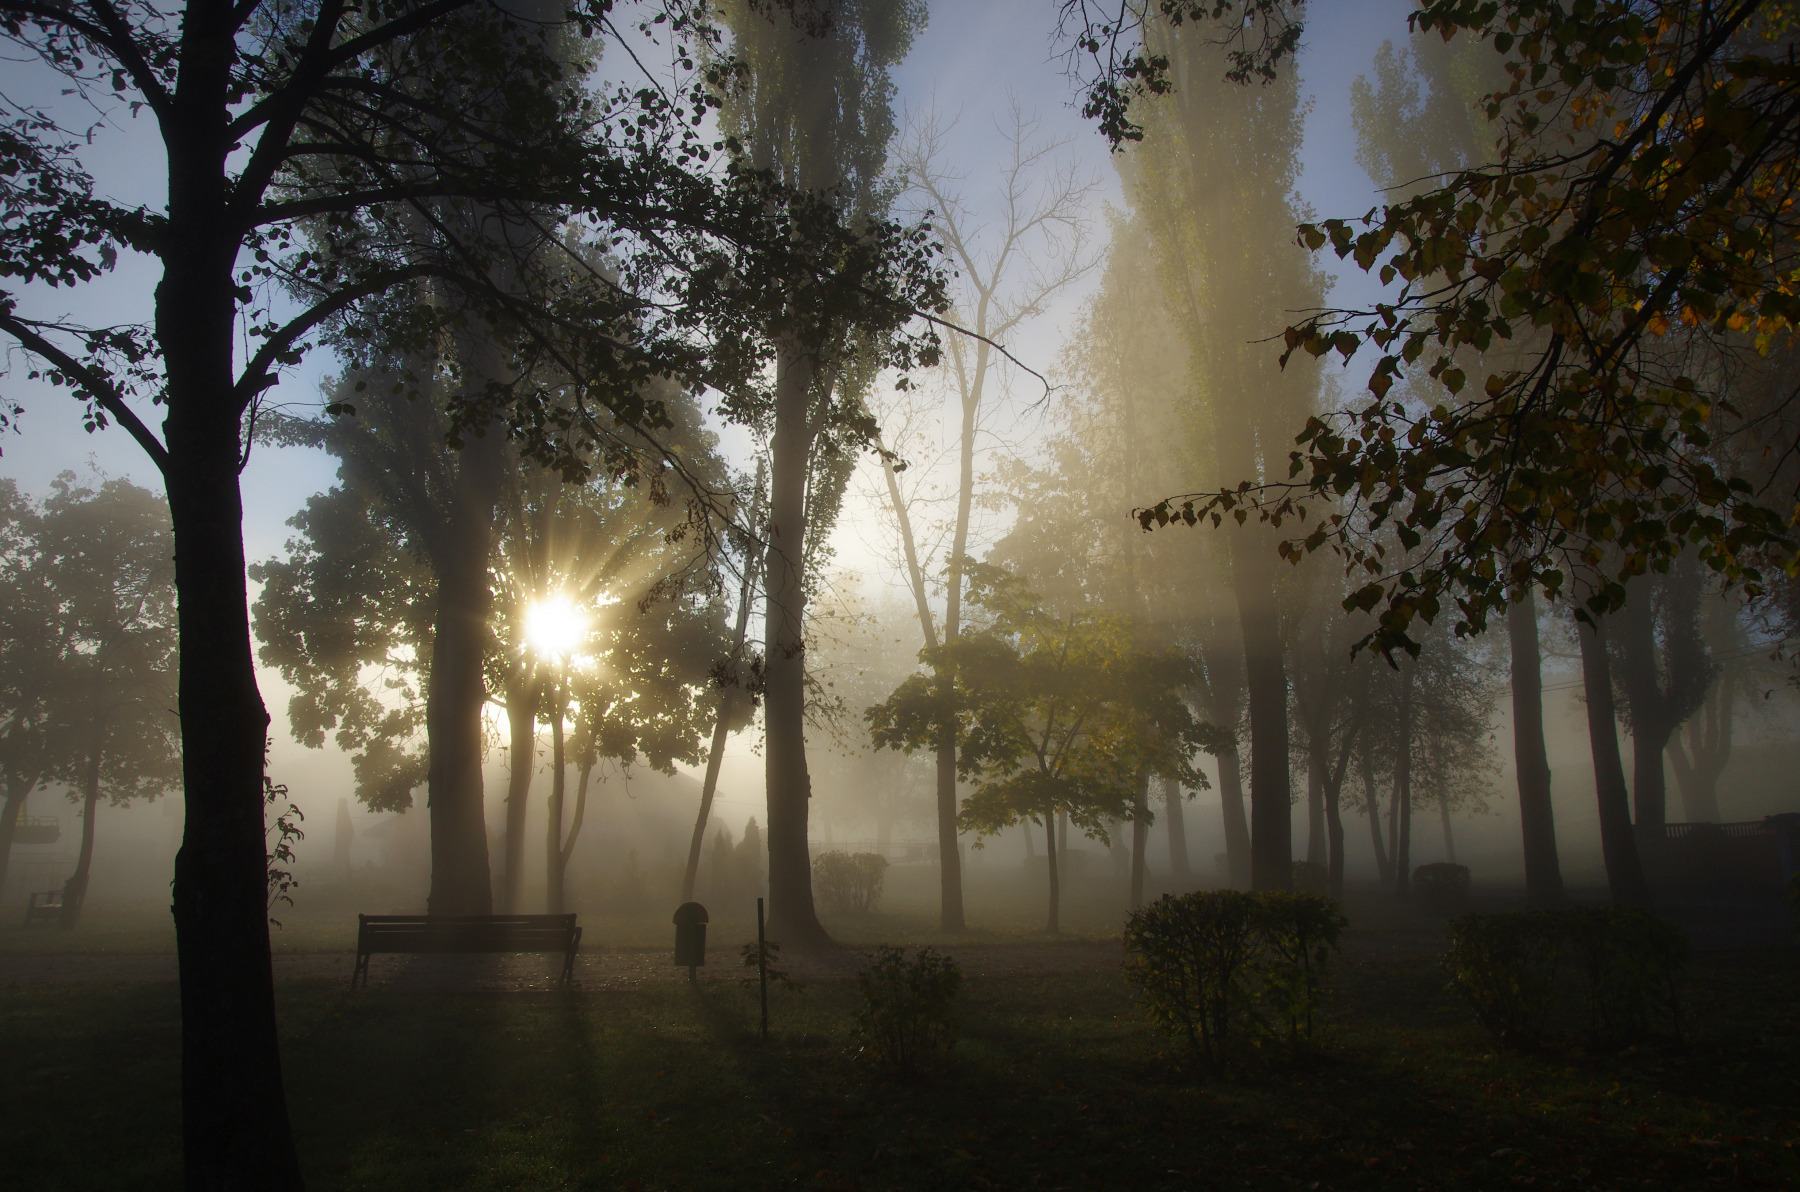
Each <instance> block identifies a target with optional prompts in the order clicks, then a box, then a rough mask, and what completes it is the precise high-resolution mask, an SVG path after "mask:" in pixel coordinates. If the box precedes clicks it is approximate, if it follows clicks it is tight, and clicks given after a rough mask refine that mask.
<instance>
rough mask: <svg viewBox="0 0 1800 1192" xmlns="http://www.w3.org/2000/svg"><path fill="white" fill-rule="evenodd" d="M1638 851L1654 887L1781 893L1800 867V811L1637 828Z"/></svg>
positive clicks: (1719, 893) (1680, 891)
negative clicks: (1731, 821)
mask: <svg viewBox="0 0 1800 1192" xmlns="http://www.w3.org/2000/svg"><path fill="white" fill-rule="evenodd" d="M1637 843H1638V855H1639V856H1640V857H1641V858H1642V859H1643V863H1644V877H1645V878H1646V879H1647V880H1648V881H1649V883H1650V888H1651V889H1652V890H1653V891H1656V892H1658V893H1664V894H1677V895H1688V896H1701V897H1707V896H1715V897H1741V896H1745V895H1750V896H1779V895H1780V894H1782V893H1783V892H1784V891H1785V889H1786V887H1787V880H1788V878H1789V876H1790V875H1792V874H1793V873H1795V872H1796V871H1800V814H1795V813H1788V814H1784V815H1772V816H1769V817H1767V818H1766V819H1761V820H1753V821H1750V822H1748V823H1736V824H1665V825H1663V826H1662V827H1661V828H1655V827H1639V828H1638V830H1637Z"/></svg>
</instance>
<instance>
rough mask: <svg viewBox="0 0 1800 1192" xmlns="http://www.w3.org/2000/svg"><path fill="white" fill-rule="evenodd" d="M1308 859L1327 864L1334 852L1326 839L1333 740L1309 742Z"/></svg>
mask: <svg viewBox="0 0 1800 1192" xmlns="http://www.w3.org/2000/svg"><path fill="white" fill-rule="evenodd" d="M1306 754H1307V756H1306V859H1307V861H1308V862H1310V863H1311V864H1313V865H1318V866H1324V865H1326V864H1327V863H1328V861H1329V859H1330V855H1331V849H1330V846H1329V845H1328V844H1327V843H1326V840H1325V780H1326V767H1327V766H1329V765H1330V764H1331V740H1330V738H1329V737H1327V738H1326V739H1325V740H1323V741H1318V742H1315V741H1313V740H1312V739H1311V738H1310V736H1309V739H1308V740H1307V743H1306Z"/></svg>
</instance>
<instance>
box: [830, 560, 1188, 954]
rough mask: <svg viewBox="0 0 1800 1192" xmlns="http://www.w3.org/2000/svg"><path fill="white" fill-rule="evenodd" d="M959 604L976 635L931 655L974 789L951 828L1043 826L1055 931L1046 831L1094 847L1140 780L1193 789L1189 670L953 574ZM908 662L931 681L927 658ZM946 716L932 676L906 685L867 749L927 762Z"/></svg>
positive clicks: (1095, 616) (1012, 586) (1052, 864)
mask: <svg viewBox="0 0 1800 1192" xmlns="http://www.w3.org/2000/svg"><path fill="white" fill-rule="evenodd" d="M964 574H966V575H967V576H968V577H969V580H970V589H969V590H970V597H971V603H974V604H976V605H978V606H980V607H982V608H983V609H985V610H986V611H987V613H988V615H989V618H990V619H989V622H988V624H987V625H986V626H985V627H984V628H982V629H981V630H979V631H977V632H970V633H965V634H964V635H963V636H962V637H960V638H958V639H957V640H956V641H954V642H951V643H949V644H948V645H944V646H940V647H939V650H941V651H948V652H950V653H952V654H953V655H954V657H951V658H949V659H946V660H943V661H945V662H946V663H947V665H948V666H949V667H950V668H951V673H954V674H955V675H956V687H955V691H954V694H953V699H954V701H955V702H954V704H953V706H952V707H951V709H950V711H949V714H950V715H952V716H954V717H955V718H956V720H957V722H958V725H959V727H958V739H959V740H960V741H961V742H962V743H963V744H962V749H961V751H960V753H959V755H958V758H957V768H958V771H959V772H960V773H961V774H962V775H963V776H964V777H965V778H972V779H975V780H976V787H975V790H974V793H972V794H971V795H970V796H969V798H968V800H967V802H965V803H964V804H963V808H962V811H961V814H960V816H959V822H960V823H961V824H962V826H963V827H964V828H965V829H967V830H970V831H974V832H978V833H980V834H982V835H984V836H986V835H992V834H993V833H995V832H998V831H1000V830H1001V829H1003V828H1007V827H1011V826H1013V825H1015V824H1020V823H1036V824H1039V825H1040V826H1042V828H1043V829H1044V832H1045V839H1046V841H1047V847H1048V849H1049V861H1048V874H1049V885H1050V891H1049V894H1050V911H1049V921H1048V924H1047V930H1049V931H1050V932H1052V933H1054V932H1056V931H1058V930H1060V907H1061V879H1060V876H1059V874H1058V872H1057V864H1056V853H1057V848H1056V839H1055V831H1056V819H1057V817H1058V816H1059V815H1066V816H1067V817H1068V819H1069V821H1070V822H1071V823H1073V824H1074V825H1075V826H1076V827H1077V828H1078V829H1080V830H1081V831H1083V832H1085V833H1086V834H1087V835H1088V836H1089V837H1091V838H1093V839H1095V840H1100V841H1106V840H1107V839H1108V835H1107V823H1108V821H1118V820H1129V819H1131V818H1132V817H1133V816H1134V815H1139V814H1148V813H1147V812H1145V811H1143V810H1142V809H1141V808H1134V801H1135V798H1136V794H1137V789H1138V782H1139V776H1140V775H1141V774H1144V773H1146V772H1152V771H1153V772H1156V773H1161V774H1166V775H1171V776H1174V777H1177V778H1179V779H1180V780H1182V781H1185V782H1191V783H1198V782H1199V781H1200V779H1199V776H1198V775H1197V774H1196V773H1194V771H1193V769H1192V768H1191V766H1190V764H1189V761H1188V759H1189V758H1190V757H1191V756H1192V754H1193V753H1194V751H1195V750H1196V749H1197V748H1199V747H1201V745H1202V744H1203V743H1204V742H1206V741H1207V740H1208V739H1209V737H1210V733H1209V732H1208V730H1207V728H1206V727H1205V726H1203V725H1201V724H1200V723H1199V722H1197V721H1196V720H1195V719H1194V717H1193V714H1192V712H1191V711H1190V710H1189V708H1188V705H1187V703H1186V702H1185V701H1184V700H1183V698H1182V693H1183V692H1184V691H1185V690H1186V689H1187V687H1188V686H1189V685H1190V683H1191V675H1190V673H1189V672H1190V671H1191V669H1192V668H1191V664H1190V663H1189V662H1188V660H1187V659H1186V658H1185V657H1183V656H1182V655H1180V654H1178V653H1176V652H1174V651H1165V652H1160V653H1153V652H1148V651H1140V650H1137V649H1134V648H1133V645H1132V632H1131V625H1130V622H1129V621H1127V620H1126V619H1124V618H1121V617H1117V616H1112V615H1109V614H1105V613H1096V612H1072V613H1069V614H1067V615H1064V616H1057V615H1055V614H1052V613H1050V612H1049V611H1047V610H1046V609H1045V608H1044V607H1043V605H1042V603H1041V602H1040V601H1039V599H1038V597H1037V596H1036V594H1035V593H1033V592H1030V591H1029V590H1027V589H1026V588H1025V587H1024V586H1023V585H1022V584H1021V583H1020V582H1019V581H1018V580H1017V579H1016V578H1014V577H1013V576H1012V575H1011V574H1010V573H1008V572H1006V571H1004V570H1002V569H1000V568H997V567H993V566H990V565H984V564H977V563H973V562H965V563H964ZM920 657H921V658H922V659H923V660H924V661H925V663H926V665H928V666H933V668H934V670H936V673H937V674H942V673H944V672H943V670H942V669H938V668H937V667H936V663H937V662H938V661H939V660H937V659H935V658H934V657H933V652H932V651H930V650H927V651H924V652H923V653H922V654H921V655H920ZM944 715H945V712H944V709H943V705H942V697H941V695H940V693H939V688H938V686H937V680H936V677H935V675H933V674H918V675H914V676H912V677H911V678H909V679H907V680H906V681H905V682H904V683H902V684H901V685H900V686H899V687H898V688H896V689H895V691H894V693H893V695H891V696H889V697H888V699H887V700H886V702H884V703H881V704H877V705H876V706H874V707H872V708H870V709H869V710H868V711H867V712H866V713H865V716H866V718H867V719H868V721H869V725H870V730H871V734H872V736H873V739H874V741H875V744H876V745H878V746H887V747H890V748H894V749H903V750H907V751H909V752H910V751H913V750H923V749H934V748H936V742H937V739H938V737H937V733H938V726H939V725H940V724H941V723H942V717H943V716H944Z"/></svg>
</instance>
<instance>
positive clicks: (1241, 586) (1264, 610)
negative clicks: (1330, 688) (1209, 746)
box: [1231, 530, 1294, 890]
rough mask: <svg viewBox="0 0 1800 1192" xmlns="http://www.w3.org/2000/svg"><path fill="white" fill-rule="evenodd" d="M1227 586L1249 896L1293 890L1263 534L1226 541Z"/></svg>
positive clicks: (1278, 674)
mask: <svg viewBox="0 0 1800 1192" xmlns="http://www.w3.org/2000/svg"><path fill="white" fill-rule="evenodd" d="M1231 547H1232V556H1231V571H1232V586H1233V588H1234V590H1235V592H1236V595H1237V609H1238V624H1239V626H1240V628H1241V630H1242V633H1243V639H1244V678H1245V685H1246V688H1247V689H1248V691H1249V696H1250V888H1251V889H1253V890H1285V889H1288V888H1289V887H1290V886H1291V885H1293V880H1294V874H1293V866H1294V856H1293V853H1294V849H1293V823H1292V818H1293V809H1292V807H1291V805H1290V800H1291V793H1292V786H1291V782H1290V778H1289V773H1288V765H1289V757H1288V719H1287V717H1288V706H1287V705H1288V686H1287V667H1286V665H1285V663H1284V662H1283V661H1282V650H1281V614H1280V611H1279V609H1278V608H1277V607H1276V603H1275V563H1276V558H1275V552H1274V550H1273V549H1272V547H1271V545H1270V544H1269V543H1268V542H1267V541H1266V540H1265V537H1264V536H1263V535H1261V534H1252V533H1248V532H1246V531H1241V530H1240V531H1239V532H1237V533H1234V534H1232V535H1231Z"/></svg>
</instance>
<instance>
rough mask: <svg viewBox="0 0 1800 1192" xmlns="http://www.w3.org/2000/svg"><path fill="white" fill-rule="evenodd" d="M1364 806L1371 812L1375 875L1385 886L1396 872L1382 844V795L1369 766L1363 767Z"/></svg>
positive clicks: (1370, 824) (1370, 829)
mask: <svg viewBox="0 0 1800 1192" xmlns="http://www.w3.org/2000/svg"><path fill="white" fill-rule="evenodd" d="M1363 806H1365V807H1366V808H1368V811H1369V843H1370V844H1371V845H1372V846H1373V847H1374V849H1375V873H1376V876H1377V877H1378V878H1379V879H1380V881H1381V884H1382V885H1384V886H1385V885H1388V884H1389V883H1391V882H1392V881H1393V880H1394V870H1393V866H1392V865H1391V864H1390V863H1389V861H1388V850H1387V848H1386V847H1385V846H1383V844H1382V843H1381V795H1380V793H1379V792H1378V791H1377V790H1376V789H1375V771H1374V769H1373V768H1371V767H1369V766H1364V767H1363Z"/></svg>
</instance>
